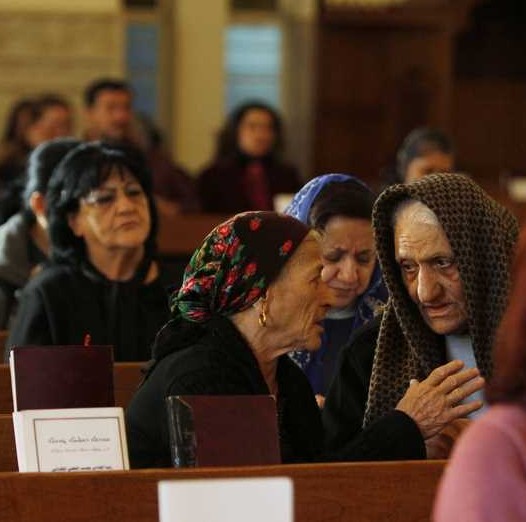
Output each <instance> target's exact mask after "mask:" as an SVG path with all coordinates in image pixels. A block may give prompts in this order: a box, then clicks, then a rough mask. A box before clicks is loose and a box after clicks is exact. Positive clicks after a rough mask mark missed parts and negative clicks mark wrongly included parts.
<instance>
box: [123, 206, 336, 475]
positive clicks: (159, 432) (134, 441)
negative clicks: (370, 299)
mask: <svg viewBox="0 0 526 522" xmlns="http://www.w3.org/2000/svg"><path fill="white" fill-rule="evenodd" d="M321 270H322V264H321V256H320V246H319V242H318V238H317V235H316V233H314V232H312V231H309V228H308V227H307V226H305V225H304V224H303V223H301V222H299V221H297V220H296V219H293V218H291V217H289V216H283V215H278V214H275V213H273V212H248V213H245V214H239V215H237V216H235V217H233V218H232V219H230V220H229V221H226V222H225V223H223V224H221V225H219V226H218V227H217V228H215V229H214V230H213V231H212V232H211V233H210V234H209V235H208V236H207V238H206V239H205V240H204V243H203V245H202V246H201V248H199V249H198V250H197V251H196V252H195V253H194V255H193V257H192V259H191V261H190V263H189V265H188V267H187V269H186V272H185V277H184V281H183V285H182V287H181V289H180V290H179V291H178V292H177V293H175V294H174V295H173V297H172V302H171V304H172V319H171V320H170V321H169V322H168V323H167V324H166V325H165V327H164V328H163V329H162V330H161V331H160V332H159V334H158V336H157V339H156V342H155V345H154V347H153V357H154V360H153V363H152V367H151V369H150V371H149V374H148V375H147V377H146V379H145V381H144V383H143V385H142V386H141V388H140V389H139V390H138V392H137V393H136V395H135V397H134V398H133V399H132V401H131V404H130V406H129V408H128V410H127V428H128V446H129V450H130V461H131V465H132V466H133V467H155V466H161V467H164V466H170V465H171V461H170V447H169V436H168V426H167V420H166V414H165V406H164V404H165V397H167V396H169V395H185V394H186V395H266V394H272V395H274V396H276V398H277V408H278V414H279V415H278V417H279V432H280V443H281V455H282V460H283V461H284V462H298V461H313V460H317V459H318V458H320V453H321V448H322V428H321V419H320V414H319V410H318V408H317V406H316V402H315V399H314V396H313V394H312V391H311V389H310V386H309V383H308V381H307V379H306V378H305V376H304V375H303V374H302V372H301V371H300V370H299V368H298V367H297V366H296V365H295V364H294V363H293V362H292V361H291V360H290V358H289V357H288V356H287V355H286V354H288V353H289V352H290V351H292V350H293V349H295V348H297V347H299V346H301V347H303V348H305V349H308V350H316V349H317V348H319V346H320V342H321V334H322V332H323V327H322V325H321V323H322V321H323V318H324V317H325V314H326V312H327V310H328V308H329V307H330V305H331V302H330V301H329V296H330V292H329V291H328V288H327V285H326V284H324V283H323V282H322V281H321Z"/></svg>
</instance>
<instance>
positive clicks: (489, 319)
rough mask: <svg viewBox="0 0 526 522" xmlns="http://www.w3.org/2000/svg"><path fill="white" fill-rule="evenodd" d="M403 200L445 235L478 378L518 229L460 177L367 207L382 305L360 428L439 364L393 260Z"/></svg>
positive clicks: (502, 302) (400, 188)
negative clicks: (427, 214)
mask: <svg viewBox="0 0 526 522" xmlns="http://www.w3.org/2000/svg"><path fill="white" fill-rule="evenodd" d="M406 199H414V200H418V201H421V202H422V203H424V204H425V205H427V206H428V207H429V208H430V209H431V210H432V211H433V212H434V213H435V214H436V215H437V217H438V220H439V222H440V224H441V225H442V227H443V229H444V231H445V233H446V236H447V238H448V240H449V243H450V245H451V248H452V250H453V254H454V256H455V259H456V261H457V264H458V268H459V272H460V277H461V279H462V282H463V285H464V294H465V296H466V301H467V309H468V314H469V321H468V323H469V332H470V336H471V340H472V343H473V350H474V353H475V358H476V361H477V366H478V368H479V369H480V371H481V373H482V375H483V376H484V377H489V376H490V375H491V347H492V344H493V338H494V335H495V332H496V329H497V326H498V324H499V322H500V319H501V316H502V314H503V312H504V309H505V307H506V303H507V297H508V290H509V269H510V262H511V258H512V255H513V248H514V245H515V243H516V241H517V235H518V225H517V222H516V219H515V218H514V217H513V216H512V215H511V214H510V213H509V212H508V211H507V210H506V209H505V208H504V207H502V206H500V205H499V204H498V203H497V202H495V201H494V200H493V199H491V198H490V197H489V196H488V195H487V194H486V193H485V192H484V191H483V190H482V189H481V188H480V187H479V186H478V185H477V184H476V183H475V182H473V181H472V180H471V179H469V178H468V177H467V176H464V175H460V174H435V175H431V176H426V177H425V178H423V179H422V180H420V181H417V182H415V183H410V184H408V185H394V186H392V187H389V188H388V189H386V190H385V191H384V192H383V193H382V194H381V195H380V197H379V198H378V200H377V202H376V204H375V207H374V211H373V226H374V231H375V239H376V248H377V252H378V257H379V260H380V266H381V268H382V272H383V274H384V278H385V282H386V285H387V288H388V290H389V301H388V303H387V305H386V309H385V313H384V315H383V319H382V324H381V327H380V335H379V338H378V342H377V345H376V351H375V356H374V362H373V370H372V375H371V383H370V387H369V398H368V401H367V406H366V411H365V417H364V426H365V425H367V424H369V423H370V422H372V421H374V420H375V419H376V418H378V417H379V416H381V415H382V414H384V413H386V412H388V411H390V410H392V409H393V408H394V407H395V406H396V404H397V403H398V401H399V400H400V399H401V398H402V396H403V395H404V393H405V391H406V390H407V387H408V385H409V381H410V379H413V378H415V379H419V380H421V379H425V378H426V377H427V376H428V374H429V372H431V370H433V369H434V368H436V367H437V366H440V365H441V364H444V363H445V362H446V361H445V344H444V336H440V335H437V334H435V333H434V332H432V331H431V330H430V328H429V327H428V326H427V325H426V324H425V322H424V320H423V319H422V316H421V314H420V312H419V310H418V308H417V306H416V305H415V304H414V303H413V302H412V300H411V299H410V297H409V295H408V293H407V290H406V289H405V286H404V283H403V281H402V277H401V274H400V270H399V267H398V264H397V263H396V260H395V255H394V254H395V252H394V234H393V225H392V216H393V213H394V211H395V209H396V207H397V206H398V204H399V203H400V202H401V201H403V200H406Z"/></svg>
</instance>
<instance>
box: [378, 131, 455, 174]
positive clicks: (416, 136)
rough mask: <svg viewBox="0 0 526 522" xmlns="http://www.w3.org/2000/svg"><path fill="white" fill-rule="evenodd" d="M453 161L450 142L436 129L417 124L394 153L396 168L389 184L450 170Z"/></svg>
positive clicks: (452, 166) (451, 169) (452, 149)
mask: <svg viewBox="0 0 526 522" xmlns="http://www.w3.org/2000/svg"><path fill="white" fill-rule="evenodd" d="M454 164H455V155H454V148H453V143H452V142H451V140H450V139H449V138H448V137H447V135H446V134H444V133H443V132H442V131H441V130H439V129H434V128H432V127H419V128H417V129H414V130H412V131H411V132H410V133H409V134H408V135H407V136H406V137H405V139H404V141H403V143H402V145H401V146H400V148H399V149H398V152H397V155H396V171H395V172H393V173H391V174H390V178H391V179H389V180H388V183H389V184H393V183H410V182H411V181H416V180H418V179H422V178H423V177H424V176H426V175H427V174H433V173H437V172H452V171H453V169H454Z"/></svg>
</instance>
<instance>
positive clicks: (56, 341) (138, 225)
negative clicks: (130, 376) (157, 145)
mask: <svg viewBox="0 0 526 522" xmlns="http://www.w3.org/2000/svg"><path fill="white" fill-rule="evenodd" d="M46 197H47V203H48V222H49V233H50V240H51V254H52V255H51V257H52V261H53V262H52V263H51V264H50V266H49V267H47V268H46V269H45V270H43V271H42V272H41V273H40V274H39V275H38V276H36V277H35V278H34V279H33V280H32V281H31V282H30V283H29V284H28V285H27V287H26V288H25V289H24V291H23V293H22V297H21V301H20V308H19V311H18V314H17V317H16V321H15V323H14V325H13V327H12V330H11V332H10V336H9V339H8V343H7V346H8V347H10V346H13V345H30V344H39V345H63V344H82V343H83V342H84V340H85V339H91V342H92V343H93V344H111V345H113V346H114V356H115V360H116V361H143V360H148V359H149V358H150V344H151V342H152V341H153V340H154V337H155V333H156V332H157V330H158V329H159V328H160V327H161V326H162V325H163V324H164V323H165V322H166V319H167V318H168V312H169V310H168V300H167V296H166V293H165V291H164V288H163V285H162V284H161V281H160V277H159V268H158V265H157V263H156V262H155V261H154V258H153V256H154V253H155V232H156V215H155V207H154V203H153V198H152V192H151V178H150V175H149V172H148V170H147V169H146V168H145V166H144V163H143V162H142V159H141V158H140V157H139V156H138V155H137V154H135V153H134V152H133V151H131V150H127V149H122V148H117V147H111V148H110V147H108V146H105V145H103V144H100V143H87V144H84V145H80V146H79V147H77V148H76V149H74V150H72V151H71V152H70V153H69V154H68V155H67V156H66V157H65V158H64V159H63V161H62V162H61V163H60V164H59V166H58V167H57V169H56V170H55V172H54V174H53V176H52V178H51V180H50V182H49V187H48V192H47V195H46Z"/></svg>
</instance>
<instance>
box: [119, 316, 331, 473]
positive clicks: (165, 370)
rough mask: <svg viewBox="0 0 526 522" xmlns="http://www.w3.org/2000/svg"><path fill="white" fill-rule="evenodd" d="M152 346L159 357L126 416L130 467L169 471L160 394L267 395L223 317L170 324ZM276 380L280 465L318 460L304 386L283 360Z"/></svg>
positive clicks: (317, 431) (315, 426)
mask: <svg viewBox="0 0 526 522" xmlns="http://www.w3.org/2000/svg"><path fill="white" fill-rule="evenodd" d="M157 344H158V345H159V344H160V345H162V350H161V352H162V353H159V352H157V353H155V351H154V356H156V358H157V362H156V364H155V366H154V367H153V369H152V370H151V372H150V373H149V375H148V377H147V378H146V380H145V382H144V383H143V384H142V386H141V388H139V390H138V391H137V392H136V394H135V396H134V397H133V399H132V401H131V403H130V405H129V406H128V409H127V411H126V425H127V432H128V449H129V454H130V464H131V466H132V467H134V468H143V467H168V466H170V465H171V459H170V446H169V435H168V426H167V418H166V411H165V402H164V401H165V398H166V397H167V396H169V395H268V394H269V389H268V387H267V384H266V383H265V380H264V378H263V375H262V374H261V371H260V369H259V366H258V363H257V361H256V358H255V357H254V355H253V353H252V350H251V349H250V347H249V346H248V344H247V342H246V341H245V339H244V338H243V337H242V336H241V334H240V333H239V331H238V330H237V329H236V327H235V326H234V325H233V323H232V322H231V321H230V320H228V319H226V318H221V317H215V318H213V319H211V320H210V321H208V322H207V323H204V324H202V325H195V324H192V323H188V322H186V321H184V320H178V321H172V322H170V323H169V324H168V325H167V327H166V328H165V329H164V330H163V332H162V333H161V334H160V336H159V339H158V343H157ZM154 350H155V349H154ZM277 381H278V387H279V396H278V404H277V407H278V413H279V415H278V418H279V434H280V444H281V455H282V461H283V462H312V461H316V460H319V459H320V456H321V449H322V427H321V418H320V414H319V410H318V408H317V405H316V402H315V400H314V395H313V393H312V390H311V388H310V385H309V382H308V381H307V379H306V377H305V376H304V375H303V373H302V372H301V370H300V369H299V368H298V367H297V366H296V365H295V364H294V363H293V362H292V361H291V360H290V359H289V357H287V356H281V357H280V358H279V361H278V369H277ZM247 443H250V441H247Z"/></svg>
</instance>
